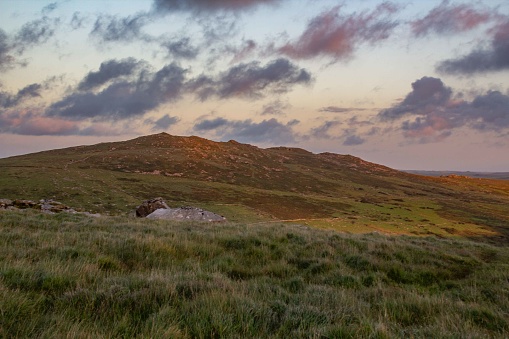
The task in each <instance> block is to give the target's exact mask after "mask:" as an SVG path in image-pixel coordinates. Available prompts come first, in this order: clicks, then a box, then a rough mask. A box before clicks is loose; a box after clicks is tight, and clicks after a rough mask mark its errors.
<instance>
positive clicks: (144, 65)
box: [0, 0, 509, 173]
mask: <svg viewBox="0 0 509 339" xmlns="http://www.w3.org/2000/svg"><path fill="white" fill-rule="evenodd" d="M508 46H509V3H507V2H506V1H502V0H490V1H483V2H474V1H449V0H430V1H425V2H424V1H423V2H417V3H415V2H414V3H412V2H410V1H402V0H396V1H389V2H384V1H381V0H365V1H360V2H338V1H335V0H322V1H311V0H300V1H292V2H291V3H290V1H289V0H249V1H242V2H238V3H233V2H232V1H230V0H219V1H215V2H214V3H211V2H207V1H203V0H190V1H187V2H181V1H176V0H140V1H135V2H123V3H122V4H121V5H118V3H115V2H108V3H104V2H103V1H96V0H90V1H87V2H86V3H83V2H80V1H77V0H68V1H60V0H58V1H54V0H53V1H52V0H44V1H39V0H21V1H20V0H5V1H2V2H1V3H0V76H1V78H0V145H2V147H0V158H6V157H11V156H16V155H24V154H29V153H34V152H39V151H45V150H52V149H59V148H66V147H74V146H80V145H94V144H97V143H100V142H116V141H123V140H129V139H133V138H135V137H138V136H143V135H150V134H155V133H158V132H166V133H168V134H171V135H179V136H190V135H196V136H199V137H202V138H206V139H209V140H213V141H227V140H230V139H233V140H236V141H238V142H241V143H247V144H252V145H256V146H258V147H261V148H268V147H277V146H286V147H298V148H302V149H306V150H308V151H311V152H313V153H322V152H331V153H336V154H351V155H354V156H356V157H359V158H361V159H364V160H366V161H370V162H373V163H377V164H381V165H384V166H387V167H390V168H394V169H399V170H406V171H409V170H420V171H456V172H468V171H470V172H477V173H479V172H483V173H496V172H501V173H504V172H509V157H508V156H507V154H509V76H508V75H509V48H508Z"/></svg>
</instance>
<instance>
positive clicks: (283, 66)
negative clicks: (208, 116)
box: [189, 59, 312, 100]
mask: <svg viewBox="0 0 509 339" xmlns="http://www.w3.org/2000/svg"><path fill="white" fill-rule="evenodd" d="M311 80H312V79H311V74H310V73H309V72H308V71H306V70H305V69H303V68H301V69H299V68H298V67H297V66H295V65H294V64H292V63H291V62H290V61H288V60H287V59H277V60H274V61H272V62H270V63H268V64H267V65H265V66H260V64H259V62H255V61H253V62H250V63H244V64H239V65H236V66H233V67H232V68H230V69H229V70H228V71H226V72H224V73H221V74H220V75H219V76H217V77H216V78H215V79H213V78H210V77H207V76H200V77H198V78H196V79H195V80H193V81H192V82H190V83H189V88H190V89H191V90H192V91H194V92H196V94H197V95H198V97H199V98H200V99H201V100H206V99H208V98H209V97H211V96H216V97H218V98H220V99H228V98H233V97H241V98H248V99H258V98H261V97H263V96H264V95H266V94H267V93H268V92H270V93H271V94H277V93H285V92H288V91H289V90H290V89H291V88H292V87H293V86H294V85H299V84H304V85H305V84H309V83H310V82H311Z"/></svg>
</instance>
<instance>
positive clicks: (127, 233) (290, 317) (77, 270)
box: [0, 211, 509, 338]
mask: <svg viewBox="0 0 509 339" xmlns="http://www.w3.org/2000/svg"><path fill="white" fill-rule="evenodd" d="M0 243H2V246H1V247H0V310H1V316H0V337H5V338H12V337H75V338H101V337H108V338H111V337H145V338H149V337H150V338H165V337H166V338H219V337H221V338H261V337H264V338H276V337H279V338H282V337H285V338H299V337H302V338H310V337H315V338H358V337H366V338H367V337H370V338H397V337H401V338H409V337H415V338H419V337H426V338H438V337H484V338H486V337H500V338H502V337H507V336H509V322H508V320H507V319H508V314H509V264H508V263H509V248H508V247H505V246H493V245H490V244H486V243H476V242H470V241H466V240H454V239H450V238H449V239H439V238H437V237H415V236H397V237H395V236H387V235H380V234H364V235H348V234H342V233H338V232H332V231H325V230H317V229H313V228H307V227H303V226H299V225H292V224H281V223H262V224H258V225H256V227H253V226H250V225H246V224H244V223H226V224H192V223H172V222H163V221H151V220H146V219H135V218H128V217H121V216H117V217H102V218H91V217H87V216H83V215H71V214H59V215H45V214H42V213H37V212H33V211H25V212H23V213H21V212H8V211H3V212H0Z"/></svg>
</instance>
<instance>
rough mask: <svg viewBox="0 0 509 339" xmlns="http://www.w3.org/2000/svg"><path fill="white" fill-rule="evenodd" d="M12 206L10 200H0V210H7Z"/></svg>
mask: <svg viewBox="0 0 509 339" xmlns="http://www.w3.org/2000/svg"><path fill="white" fill-rule="evenodd" d="M11 206H12V200H9V199H0V208H7V207H11Z"/></svg>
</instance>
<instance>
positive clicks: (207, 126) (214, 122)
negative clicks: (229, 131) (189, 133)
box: [194, 118, 229, 131]
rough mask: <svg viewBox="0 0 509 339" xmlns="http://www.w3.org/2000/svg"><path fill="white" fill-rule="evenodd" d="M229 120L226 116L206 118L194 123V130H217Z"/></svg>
mask: <svg viewBox="0 0 509 339" xmlns="http://www.w3.org/2000/svg"><path fill="white" fill-rule="evenodd" d="M228 123H229V121H228V120H226V119H225V118H214V119H205V120H202V121H200V122H198V123H197V124H195V125H194V130H196V131H210V130H215V129H217V128H219V127H222V126H226V125H228Z"/></svg>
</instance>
